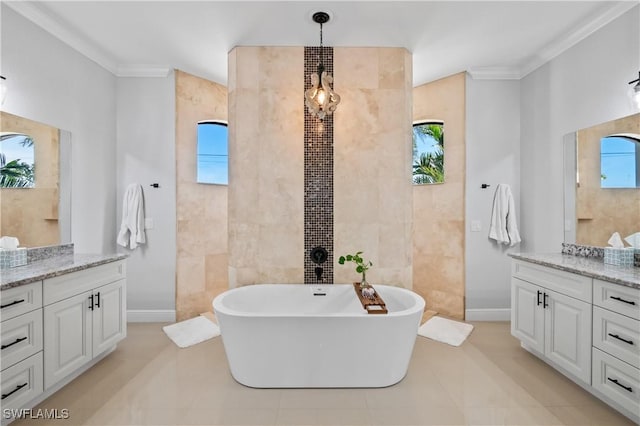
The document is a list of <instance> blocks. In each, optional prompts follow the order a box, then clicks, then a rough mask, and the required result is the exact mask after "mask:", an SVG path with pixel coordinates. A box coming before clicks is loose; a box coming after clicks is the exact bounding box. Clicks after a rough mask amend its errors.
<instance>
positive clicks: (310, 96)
mask: <svg viewBox="0 0 640 426" xmlns="http://www.w3.org/2000/svg"><path fill="white" fill-rule="evenodd" d="M313 21H314V22H317V23H318V24H320V52H322V24H324V23H326V22H328V21H329V14H327V13H326V12H316V13H314V14H313ZM309 77H310V79H311V87H310V88H309V89H307V90H306V91H305V92H304V103H305V105H306V107H307V110H308V111H309V114H311V115H312V116H314V117H318V119H320V120H324V118H325V117H326V116H327V115H331V114H333V112H334V111H335V110H336V108H337V107H338V104H339V103H340V95H338V94H337V93H336V92H335V91H334V90H333V88H332V87H331V86H332V84H333V77H332V76H331V75H330V74H329V73H328V72H327V71H326V70H325V67H324V64H323V63H322V60H321V59H319V60H318V68H317V72H316V73H315V74H311V75H310V76H309Z"/></svg>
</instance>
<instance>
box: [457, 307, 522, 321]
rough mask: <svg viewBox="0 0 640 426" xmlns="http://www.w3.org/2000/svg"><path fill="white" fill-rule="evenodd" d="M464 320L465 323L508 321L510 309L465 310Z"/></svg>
mask: <svg viewBox="0 0 640 426" xmlns="http://www.w3.org/2000/svg"><path fill="white" fill-rule="evenodd" d="M464 319H465V321H510V320H511V309H510V308H496V309H466V310H465V311H464Z"/></svg>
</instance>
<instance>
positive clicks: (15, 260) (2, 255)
mask: <svg viewBox="0 0 640 426" xmlns="http://www.w3.org/2000/svg"><path fill="white" fill-rule="evenodd" d="M26 264H27V248H26V247H20V248H17V249H15V250H8V249H0V269H6V268H13V267H16V266H22V265H26Z"/></svg>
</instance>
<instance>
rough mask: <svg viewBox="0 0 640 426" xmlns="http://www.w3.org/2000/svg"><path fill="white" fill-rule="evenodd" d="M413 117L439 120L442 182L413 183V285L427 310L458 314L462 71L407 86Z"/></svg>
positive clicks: (461, 261) (460, 286)
mask: <svg viewBox="0 0 640 426" xmlns="http://www.w3.org/2000/svg"><path fill="white" fill-rule="evenodd" d="M413 119H414V120H424V119H435V120H443V121H444V132H445V137H444V165H445V177H444V179H445V182H444V183H443V184H435V185H416V186H414V187H413V224H414V225H413V229H414V232H413V289H414V291H416V292H417V293H419V294H420V295H422V296H423V297H424V298H425V300H426V302H427V309H431V310H434V311H437V312H438V313H440V314H443V315H446V316H450V317H453V318H458V319H462V318H464V285H465V284H464V283H465V276H464V265H465V258H464V244H465V242H464V227H465V218H464V198H465V138H464V135H465V74H464V73H460V74H455V75H453V76H450V77H447V78H443V79H441V80H437V81H434V82H431V83H427V84H424V85H422V86H419V87H416V88H415V89H414V90H413Z"/></svg>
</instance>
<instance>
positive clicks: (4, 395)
mask: <svg viewBox="0 0 640 426" xmlns="http://www.w3.org/2000/svg"><path fill="white" fill-rule="evenodd" d="M28 384H29V383H23V384H21V385H18V386H17V387H16V388H15V389H14V390H12V391H11V392H9V393H3V394H2V399H5V398H9V397H10V396H11V395H12V394H13V393H15V392H18V391H19V390H20V389H22V388H23V387H25V386H27V385H28Z"/></svg>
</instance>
